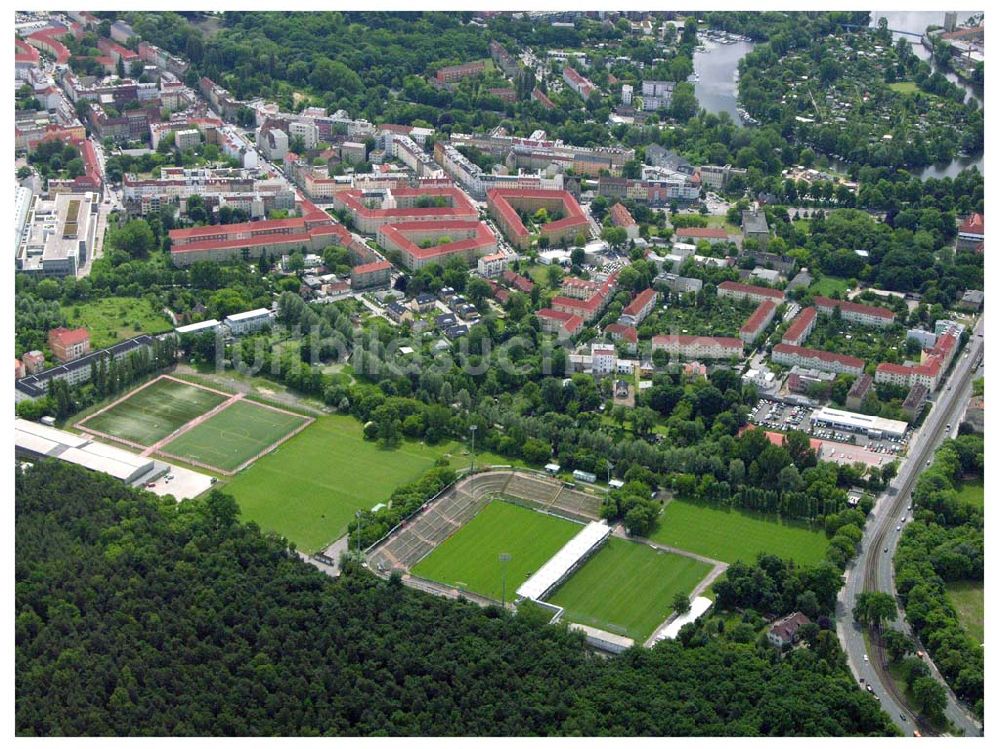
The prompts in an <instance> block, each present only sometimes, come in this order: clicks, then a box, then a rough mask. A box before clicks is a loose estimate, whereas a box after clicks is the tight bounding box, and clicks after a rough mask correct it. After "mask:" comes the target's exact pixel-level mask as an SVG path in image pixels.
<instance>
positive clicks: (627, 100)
mask: <svg viewBox="0 0 1000 749" xmlns="http://www.w3.org/2000/svg"><path fill="white" fill-rule="evenodd" d="M632 92H633V89H632V87H631V86H630V85H628V84H627V83H626V84H623V85H622V104H624V105H625V106H626V107H630V106H632Z"/></svg>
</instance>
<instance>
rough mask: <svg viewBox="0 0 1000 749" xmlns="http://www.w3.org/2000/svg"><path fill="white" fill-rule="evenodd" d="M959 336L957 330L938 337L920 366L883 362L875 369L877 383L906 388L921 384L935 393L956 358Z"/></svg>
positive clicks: (926, 352)
mask: <svg viewBox="0 0 1000 749" xmlns="http://www.w3.org/2000/svg"><path fill="white" fill-rule="evenodd" d="M959 335H960V334H959V333H958V331H956V330H951V331H948V332H945V333H942V334H940V335H938V338H937V341H936V342H935V344H934V347H933V348H931V349H929V350H927V351H924V352H923V357H922V360H921V362H920V363H919V364H911V363H907V364H892V363H889V362H882V363H881V364H879V365H878V367H877V368H876V369H875V382H877V383H887V384H890V385H901V386H905V387H913V385H917V384H919V385H923V386H925V387H926V388H927V389H928V390H930V391H931V392H934V391H935V390H937V388H938V385H939V384H940V382H941V377H943V376H944V373H945V371H946V370H947V369H948V365H949V364H951V361H952V359H953V358H954V357H955V352H956V351H957V350H958V338H959Z"/></svg>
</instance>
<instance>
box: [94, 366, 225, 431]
mask: <svg viewBox="0 0 1000 749" xmlns="http://www.w3.org/2000/svg"><path fill="white" fill-rule="evenodd" d="M226 399H227V396H226V395H224V394H221V393H219V392H217V391H215V390H208V389H206V388H202V387H198V386H197V385H192V384H190V383H187V382H181V381H180V380H175V379H173V378H170V377H160V378H158V379H156V380H153V381H152V382H150V383H149V384H148V385H146V386H145V387H141V388H139V389H138V390H134V391H133V392H132V393H130V394H129V395H127V396H126V397H124V398H122V399H121V400H119V401H117V402H115V403H113V404H111V406H109V407H108V408H105V409H103V410H101V411H98V412H97V413H96V414H94V415H93V416H90V417H88V418H86V419H84V420H83V421H81V422H79V423H78V424H77V427H79V428H81V429H85V430H89V431H95V432H100V433H103V434H105V435H109V436H111V437H117V438H118V439H121V440H125V441H127V442H131V443H133V444H135V445H140V446H142V447H149V446H151V445H154V444H156V443H157V442H159V441H160V440H162V439H163V438H164V437H166V436H168V435H169V434H171V433H173V432H174V431H176V430H177V429H179V428H180V427H182V426H183V425H184V424H187V423H188V422H189V421H191V420H192V419H194V418H197V417H198V416H201V415H202V414H204V413H206V412H208V411H211V410H212V409H213V408H215V407H216V406H218V405H219V404H220V403H223V402H224V401H225V400H226Z"/></svg>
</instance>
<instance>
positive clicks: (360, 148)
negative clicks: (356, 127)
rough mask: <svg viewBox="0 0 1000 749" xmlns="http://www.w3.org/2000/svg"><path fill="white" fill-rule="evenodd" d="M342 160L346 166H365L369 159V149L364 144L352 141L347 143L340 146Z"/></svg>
mask: <svg viewBox="0 0 1000 749" xmlns="http://www.w3.org/2000/svg"><path fill="white" fill-rule="evenodd" d="M340 158H341V159H342V160H343V161H344V163H346V164H351V165H352V166H357V165H358V164H364V163H365V159H366V158H367V149H366V147H365V144H364V143H354V142H352V141H345V142H344V143H341V144H340Z"/></svg>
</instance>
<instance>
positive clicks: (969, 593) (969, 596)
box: [945, 581, 986, 643]
mask: <svg viewBox="0 0 1000 749" xmlns="http://www.w3.org/2000/svg"><path fill="white" fill-rule="evenodd" d="M945 588H946V589H947V591H948V600H949V601H951V603H952V605H953V606H954V607H955V610H956V611H957V612H958V620H959V621H960V622H961V623H962V626H963V627H964V628H965V631H966V632H968V633H969V637H971V638H972V640H973V641H975V642H976V643H980V642H985V641H986V640H985V639H984V637H985V634H984V631H985V630H984V627H983V584H982V583H981V582H970V581H962V582H955V583H947V584H946V585H945Z"/></svg>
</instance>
